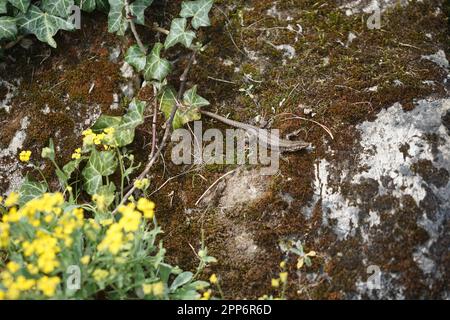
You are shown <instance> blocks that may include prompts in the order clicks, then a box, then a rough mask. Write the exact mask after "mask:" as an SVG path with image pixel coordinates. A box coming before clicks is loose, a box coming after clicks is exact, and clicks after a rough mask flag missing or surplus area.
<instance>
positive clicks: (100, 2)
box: [95, 0, 109, 12]
mask: <svg viewBox="0 0 450 320" xmlns="http://www.w3.org/2000/svg"><path fill="white" fill-rule="evenodd" d="M95 4H96V8H97V9H98V10H100V11H102V12H108V11H109V2H108V0H96V1H95Z"/></svg>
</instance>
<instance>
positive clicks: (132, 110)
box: [92, 99, 145, 147]
mask: <svg viewBox="0 0 450 320" xmlns="http://www.w3.org/2000/svg"><path fill="white" fill-rule="evenodd" d="M144 109H145V102H142V101H140V100H137V99H133V101H131V103H130V105H129V106H128V111H127V113H126V114H125V115H124V116H123V117H112V116H104V115H102V116H100V117H99V118H98V120H97V121H96V122H95V124H94V125H93V126H92V129H93V130H103V129H106V128H114V129H115V130H114V142H115V143H116V144H117V146H118V147H123V146H126V145H128V144H130V143H132V142H133V140H134V133H135V130H136V127H137V126H139V125H140V124H142V123H143V122H144Z"/></svg>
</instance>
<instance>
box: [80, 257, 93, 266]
mask: <svg viewBox="0 0 450 320" xmlns="http://www.w3.org/2000/svg"><path fill="white" fill-rule="evenodd" d="M90 261H91V257H89V256H83V257H82V258H81V259H80V262H81V263H82V264H84V265H86V264H88V263H89V262H90Z"/></svg>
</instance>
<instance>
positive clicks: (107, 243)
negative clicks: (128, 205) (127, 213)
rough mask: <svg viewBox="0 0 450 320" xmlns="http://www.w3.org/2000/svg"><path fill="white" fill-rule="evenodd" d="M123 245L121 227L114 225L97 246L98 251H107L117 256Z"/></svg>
mask: <svg viewBox="0 0 450 320" xmlns="http://www.w3.org/2000/svg"><path fill="white" fill-rule="evenodd" d="M123 244H124V236H123V232H122V227H121V226H120V225H119V224H117V223H115V224H113V225H111V226H110V227H109V229H108V230H107V231H106V235H105V238H103V240H102V241H101V242H100V244H99V245H98V246H97V249H98V250H100V251H104V250H108V251H109V252H111V253H112V254H117V253H118V252H119V251H120V249H121V248H122V246H123Z"/></svg>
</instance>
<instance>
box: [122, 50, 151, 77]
mask: <svg viewBox="0 0 450 320" xmlns="http://www.w3.org/2000/svg"><path fill="white" fill-rule="evenodd" d="M125 61H126V62H128V63H129V64H130V65H132V66H133V67H134V68H135V69H136V70H137V71H142V70H144V68H145V64H146V62H147V57H146V56H145V52H142V50H141V48H140V47H139V46H138V45H136V44H135V45H132V46H131V47H129V48H128V50H127V52H126V54H125Z"/></svg>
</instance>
